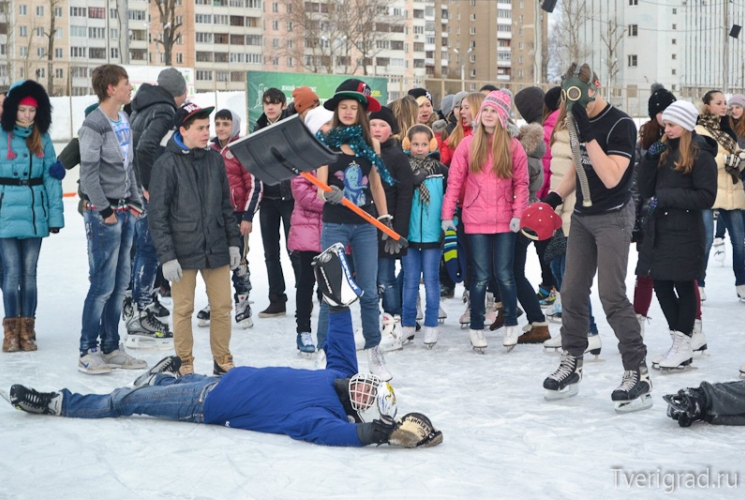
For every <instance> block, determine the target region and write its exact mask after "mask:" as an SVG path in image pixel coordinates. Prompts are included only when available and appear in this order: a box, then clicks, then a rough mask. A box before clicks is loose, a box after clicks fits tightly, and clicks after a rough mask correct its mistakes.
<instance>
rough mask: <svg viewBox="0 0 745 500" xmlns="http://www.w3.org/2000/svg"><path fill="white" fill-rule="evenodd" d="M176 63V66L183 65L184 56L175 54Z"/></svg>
mask: <svg viewBox="0 0 745 500" xmlns="http://www.w3.org/2000/svg"><path fill="white" fill-rule="evenodd" d="M176 63H177V64H184V54H181V53H179V54H176Z"/></svg>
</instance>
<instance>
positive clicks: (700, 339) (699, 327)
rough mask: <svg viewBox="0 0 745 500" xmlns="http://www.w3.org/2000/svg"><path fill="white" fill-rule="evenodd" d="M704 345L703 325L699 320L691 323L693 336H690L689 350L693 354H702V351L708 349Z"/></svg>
mask: <svg viewBox="0 0 745 500" xmlns="http://www.w3.org/2000/svg"><path fill="white" fill-rule="evenodd" d="M708 348H709V346H708V345H706V335H704V329H703V323H702V321H701V320H700V319H697V320H696V321H694V322H693V335H691V350H692V351H693V352H700V353H701V354H704V351H706V349H708Z"/></svg>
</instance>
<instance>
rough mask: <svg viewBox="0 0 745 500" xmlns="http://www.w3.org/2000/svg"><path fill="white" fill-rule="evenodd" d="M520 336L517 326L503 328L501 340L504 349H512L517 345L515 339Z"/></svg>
mask: <svg viewBox="0 0 745 500" xmlns="http://www.w3.org/2000/svg"><path fill="white" fill-rule="evenodd" d="M519 336H520V331H519V330H518V329H517V326H506V327H505V328H504V337H503V338H502V345H503V346H505V347H514V346H516V345H517V337H519Z"/></svg>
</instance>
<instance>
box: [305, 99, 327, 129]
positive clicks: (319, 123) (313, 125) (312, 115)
mask: <svg viewBox="0 0 745 500" xmlns="http://www.w3.org/2000/svg"><path fill="white" fill-rule="evenodd" d="M333 118H334V112H333V111H329V110H328V109H326V108H324V107H322V106H319V107H317V108H313V109H311V110H310V111H308V113H306V115H305V126H306V127H308V130H310V133H311V134H313V135H316V133H318V131H319V130H321V127H323V125H324V124H326V123H328V122H330V121H331V120H332V119H333Z"/></svg>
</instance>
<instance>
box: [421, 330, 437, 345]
mask: <svg viewBox="0 0 745 500" xmlns="http://www.w3.org/2000/svg"><path fill="white" fill-rule="evenodd" d="M436 343H437V327H436V326H425V327H424V346H425V347H426V348H428V349H432V348H433V347H434V346H435V344H436Z"/></svg>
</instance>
